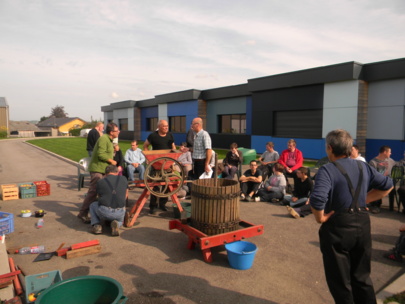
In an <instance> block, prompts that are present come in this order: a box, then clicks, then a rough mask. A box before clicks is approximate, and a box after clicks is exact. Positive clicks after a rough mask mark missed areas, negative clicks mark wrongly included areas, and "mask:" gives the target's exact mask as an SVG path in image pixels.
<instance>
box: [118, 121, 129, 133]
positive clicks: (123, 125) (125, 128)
mask: <svg viewBox="0 0 405 304" xmlns="http://www.w3.org/2000/svg"><path fill="white" fill-rule="evenodd" d="M118 127H119V128H120V131H128V118H121V119H118Z"/></svg>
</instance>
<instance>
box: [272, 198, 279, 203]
mask: <svg viewBox="0 0 405 304" xmlns="http://www.w3.org/2000/svg"><path fill="white" fill-rule="evenodd" d="M271 202H272V203H278V202H279V199H278V198H272V199H271Z"/></svg>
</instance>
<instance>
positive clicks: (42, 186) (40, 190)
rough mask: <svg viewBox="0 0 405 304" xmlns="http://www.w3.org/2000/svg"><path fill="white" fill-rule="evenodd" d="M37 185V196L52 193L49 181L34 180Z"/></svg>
mask: <svg viewBox="0 0 405 304" xmlns="http://www.w3.org/2000/svg"><path fill="white" fill-rule="evenodd" d="M34 184H35V186H37V196H45V195H51V185H50V184H48V183H47V181H40V182H34Z"/></svg>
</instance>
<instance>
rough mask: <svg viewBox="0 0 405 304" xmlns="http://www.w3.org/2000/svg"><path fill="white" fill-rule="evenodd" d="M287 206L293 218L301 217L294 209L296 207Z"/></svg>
mask: <svg viewBox="0 0 405 304" xmlns="http://www.w3.org/2000/svg"><path fill="white" fill-rule="evenodd" d="M286 207H287V210H288V213H289V214H290V215H291V216H292V217H293V218H296V219H299V218H300V215H299V214H298V213H297V211H295V210H294V208H291V207H290V206H286Z"/></svg>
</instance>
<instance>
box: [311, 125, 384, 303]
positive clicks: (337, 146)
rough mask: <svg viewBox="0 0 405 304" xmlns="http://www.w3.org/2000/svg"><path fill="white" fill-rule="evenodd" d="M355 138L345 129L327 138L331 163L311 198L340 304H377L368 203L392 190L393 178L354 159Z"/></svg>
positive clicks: (329, 280)
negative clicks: (371, 275)
mask: <svg viewBox="0 0 405 304" xmlns="http://www.w3.org/2000/svg"><path fill="white" fill-rule="evenodd" d="M352 145H353V139H352V137H351V136H350V134H349V132H347V131H345V130H334V131H331V132H329V134H328V135H327V136H326V154H327V155H328V158H329V160H330V161H331V163H329V164H326V165H324V166H322V167H321V168H320V169H319V171H318V173H317V175H316V179H315V187H314V190H313V192H312V194H311V197H310V204H311V207H312V213H313V214H314V215H315V219H316V221H317V222H318V223H321V224H322V226H321V228H320V229H319V240H320V247H321V252H322V256H323V264H324V269H325V276H326V281H327V283H328V286H329V290H330V292H331V294H332V296H333V298H334V299H335V302H336V303H347V304H349V303H350V304H352V303H364V304H370V303H376V298H375V292H374V287H373V283H372V282H371V278H370V269H371V232H370V217H369V214H368V208H367V205H366V203H368V202H371V201H375V200H378V199H381V198H382V197H384V196H386V195H387V194H388V193H389V192H390V191H391V189H392V180H391V178H389V177H387V176H384V175H382V174H381V173H378V172H377V171H376V170H375V169H374V168H372V167H370V166H369V165H368V164H367V163H365V162H362V161H357V160H354V159H351V158H350V153H351V149H352Z"/></svg>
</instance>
